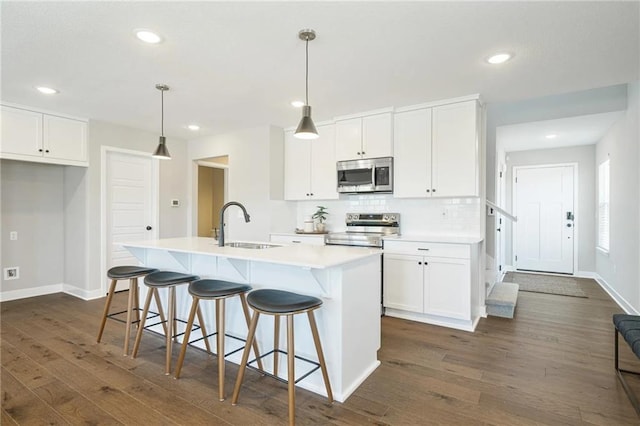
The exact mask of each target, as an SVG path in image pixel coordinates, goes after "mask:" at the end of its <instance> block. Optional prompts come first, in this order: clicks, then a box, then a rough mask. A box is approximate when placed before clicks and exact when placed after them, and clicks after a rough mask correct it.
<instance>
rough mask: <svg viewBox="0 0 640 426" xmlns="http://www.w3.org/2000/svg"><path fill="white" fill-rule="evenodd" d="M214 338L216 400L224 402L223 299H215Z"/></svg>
mask: <svg viewBox="0 0 640 426" xmlns="http://www.w3.org/2000/svg"><path fill="white" fill-rule="evenodd" d="M216 337H217V340H218V341H217V345H216V351H217V352H218V399H219V400H220V401H224V299H216Z"/></svg>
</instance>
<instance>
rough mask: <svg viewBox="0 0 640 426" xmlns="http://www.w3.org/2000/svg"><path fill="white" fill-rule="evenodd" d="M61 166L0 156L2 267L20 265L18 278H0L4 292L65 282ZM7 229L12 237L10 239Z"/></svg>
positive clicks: (25, 291) (24, 292) (26, 293)
mask: <svg viewBox="0 0 640 426" xmlns="http://www.w3.org/2000/svg"><path fill="white" fill-rule="evenodd" d="M64 168H65V167H64V166H56V165H49V164H38V163H27V162H21V161H11V160H1V161H0V177H1V180H0V190H1V192H2V195H1V199H2V205H1V206H0V210H1V215H2V217H1V221H0V234H1V235H2V268H6V267H10V266H18V267H20V278H19V279H17V280H11V281H4V279H3V281H2V292H3V293H6V292H14V291H17V292H22V293H21V294H24V295H31V293H30V291H31V289H34V288H37V287H45V286H57V285H60V284H62V283H63V282H64V266H65V263H64V259H65V258H64V237H65V236H64V207H65V199H64ZM11 231H16V232H18V240H17V241H10V240H9V232H11ZM3 278H4V276H3ZM36 294H37V293H36Z"/></svg>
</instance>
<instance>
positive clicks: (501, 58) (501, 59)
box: [487, 53, 513, 65]
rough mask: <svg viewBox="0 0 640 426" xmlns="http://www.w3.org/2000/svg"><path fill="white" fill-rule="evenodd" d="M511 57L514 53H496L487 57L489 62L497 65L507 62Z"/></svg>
mask: <svg viewBox="0 0 640 426" xmlns="http://www.w3.org/2000/svg"><path fill="white" fill-rule="evenodd" d="M511 58H513V55H512V54H511V53H496V54H495V55H492V56H489V57H488V58H487V62H489V63H490V64H493V65H496V64H502V63H505V62H507V61H508V60H509V59H511Z"/></svg>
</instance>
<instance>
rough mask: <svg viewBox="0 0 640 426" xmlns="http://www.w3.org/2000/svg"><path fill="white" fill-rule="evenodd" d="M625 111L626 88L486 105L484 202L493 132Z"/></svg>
mask: <svg viewBox="0 0 640 426" xmlns="http://www.w3.org/2000/svg"><path fill="white" fill-rule="evenodd" d="M626 107H627V86H626V84H621V85H617V86H611V87H602V88H598V89H592V90H585V91H582V92H575V93H568V94H560V95H553V96H546V97H542V98H537V99H527V100H522V101H517V102H508V103H495V104H487V140H486V146H487V156H486V159H487V164H486V167H487V175H486V176H487V181H486V182H487V183H486V185H487V199H489V200H490V201H495V196H496V128H497V127H500V126H505V125H508V124H517V123H529V122H534V121H543V120H552V119H556V118H565V117H575V116H579V115H587V114H597V113H602V112H611V111H623V110H625V109H626ZM494 219H495V217H494V216H487V219H486V220H487V222H486V223H487V225H486V226H487V234H486V251H487V254H488V255H490V256H492V257H495V232H493V230H495V229H496V226H495V221H494Z"/></svg>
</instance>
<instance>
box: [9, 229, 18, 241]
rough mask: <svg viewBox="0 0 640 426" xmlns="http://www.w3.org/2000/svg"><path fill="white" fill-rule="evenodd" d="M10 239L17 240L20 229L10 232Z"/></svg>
mask: <svg viewBox="0 0 640 426" xmlns="http://www.w3.org/2000/svg"><path fill="white" fill-rule="evenodd" d="M9 240H11V241H17V240H18V231H11V232H9Z"/></svg>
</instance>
